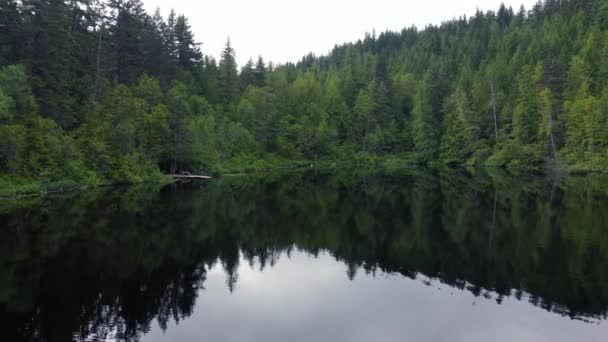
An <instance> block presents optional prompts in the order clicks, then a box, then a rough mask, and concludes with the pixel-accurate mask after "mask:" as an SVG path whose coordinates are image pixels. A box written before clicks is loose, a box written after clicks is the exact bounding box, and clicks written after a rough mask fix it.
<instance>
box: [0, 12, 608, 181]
mask: <svg viewBox="0 0 608 342" xmlns="http://www.w3.org/2000/svg"><path fill="white" fill-rule="evenodd" d="M606 8H607V7H606V5H605V4H604V3H603V2H602V1H601V0H584V1H583V0H565V1H559V2H556V1H550V0H547V1H544V2H543V3H541V4H539V5H538V6H535V7H534V9H533V10H532V11H530V12H526V11H525V9H523V8H522V9H520V11H519V12H517V13H516V12H515V11H513V9H511V8H507V7H505V6H501V8H500V9H499V10H498V12H492V11H489V12H487V13H482V12H478V13H476V14H475V15H474V16H473V17H470V18H468V19H467V18H459V19H454V20H451V21H447V22H444V23H443V24H441V25H439V26H429V27H427V28H425V29H423V30H418V29H417V28H415V27H411V28H406V29H404V30H402V31H400V32H390V31H388V32H384V33H382V34H380V35H379V36H375V35H370V34H368V35H366V36H365V37H364V39H363V40H361V41H359V42H357V43H348V44H343V45H339V46H336V47H335V48H334V49H333V50H332V51H331V53H329V54H328V55H326V56H320V57H315V56H314V55H312V54H309V55H307V56H305V57H304V58H302V60H300V61H299V62H297V63H286V64H283V65H273V64H272V63H268V64H267V63H265V62H264V59H263V58H262V57H261V56H260V57H258V59H257V61H254V59H250V60H249V61H248V62H247V64H246V65H244V66H243V67H242V68H241V70H240V72H239V68H238V65H237V62H236V58H235V55H236V52H235V49H234V48H233V46H232V45H231V42H230V40H228V41H227V43H226V46H225V48H224V50H223V51H222V54H221V56H220V59H219V63H218V62H216V60H215V59H214V58H213V57H212V56H209V55H203V53H202V51H201V49H200V44H199V43H197V42H196V40H195V38H194V35H193V33H192V30H191V27H190V25H189V23H188V20H187V18H186V17H185V16H183V15H178V14H176V13H175V12H173V11H172V12H171V13H170V14H169V16H168V18H167V19H166V20H165V19H164V18H163V17H162V15H161V14H160V12H158V11H157V12H156V13H154V14H153V15H152V16H151V15H149V14H147V13H146V12H145V11H144V9H143V5H142V3H141V1H139V0H129V1H98V2H96V3H95V6H89V5H86V4H85V3H84V2H81V1H76V2H74V1H66V0H53V1H47V0H45V1H27V2H15V1H12V0H11V1H9V2H7V4H6V6H4V7H3V11H2V13H0V19H1V20H4V21H5V22H7V23H10V25H9V27H5V28H3V29H2V30H0V64H2V68H1V69H0V138H2V140H1V141H0V174H10V175H14V176H19V177H22V178H24V179H32V180H35V181H37V182H39V184H50V183H53V182H57V181H60V180H63V179H71V180H75V181H76V180H78V181H82V182H84V183H87V184H88V183H91V184H93V183H94V184H99V183H105V182H139V181H142V180H143V179H147V178H149V177H147V175H150V176H151V178H154V177H155V175H157V174H158V173H176V172H183V171H188V172H193V173H196V172H201V171H202V172H216V171H219V170H223V169H231V170H235V168H236V167H237V166H238V165H240V166H242V167H243V168H247V166H246V165H245V163H246V162H248V163H252V164H256V163H255V162H254V159H256V158H258V159H260V160H262V161H263V162H261V164H262V165H264V166H265V167H266V166H269V165H272V163H270V164H268V163H266V161H268V160H275V159H276V160H280V161H286V160H293V161H294V162H295V161H298V160H325V161H327V160H346V159H349V158H353V159H356V160H363V161H365V160H367V161H371V162H372V163H377V162H378V161H379V160H382V159H385V160H395V158H396V156H398V158H403V159H404V161H405V163H406V164H409V163H410V161H413V160H415V161H417V162H418V163H422V164H432V165H491V166H498V167H504V168H509V169H513V170H516V169H525V168H534V169H538V168H542V167H559V168H565V169H569V170H572V171H577V172H579V171H580V172H582V171H602V172H606V171H608V168H606V164H607V162H606V155H605V152H604V151H606V150H607V148H608V128H607V127H608V63H605V61H606V56H607V53H608V31H607V30H608V25H606V22H607V21H606V18H607V15H606V13H608V12H607V10H606ZM102 14H106V15H105V16H102ZM566 42H567V43H566ZM244 156H245V157H244ZM235 160H236V162H234V161H235ZM391 163H392V164H399V163H393V162H391ZM138 164H139V165H138ZM152 166H155V167H152ZM255 168H256V169H257V168H258V167H255Z"/></svg>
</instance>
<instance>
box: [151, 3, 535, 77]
mask: <svg viewBox="0 0 608 342" xmlns="http://www.w3.org/2000/svg"><path fill="white" fill-rule="evenodd" d="M536 1H537V0H307V1H289V0H213V1H208V0H143V2H144V4H145V8H146V10H147V11H148V12H149V13H150V14H152V13H153V11H154V10H155V8H156V7H160V9H161V12H162V14H163V16H165V17H167V15H168V14H169V11H170V10H171V8H174V9H175V11H176V12H177V13H183V14H185V15H186V16H187V17H188V19H189V20H190V24H191V25H192V30H193V31H194V34H195V35H196V39H197V40H198V41H199V42H202V43H203V45H202V49H203V53H205V54H211V55H213V56H215V57H219V53H220V51H221V50H222V48H223V46H224V44H225V42H226V38H227V37H230V39H231V41H232V43H233V46H234V48H235V49H236V53H237V60H238V62H239V63H240V64H241V65H242V64H244V63H245V62H246V61H247V60H248V59H249V58H250V57H257V56H258V55H262V56H264V58H265V59H266V60H267V61H273V62H275V63H284V62H288V61H291V62H295V61H297V60H299V59H300V58H301V57H302V56H304V55H305V54H307V53H309V52H314V53H315V54H317V55H320V54H326V53H327V52H329V50H331V49H332V48H333V46H334V45H335V44H340V43H344V42H351V41H356V40H357V39H359V38H362V37H363V35H364V34H365V32H371V31H372V30H373V29H375V30H376V31H377V32H382V31H385V30H397V31H398V30H401V29H402V28H403V27H409V26H411V25H416V26H417V27H419V28H421V27H424V26H426V25H427V24H439V23H441V22H442V21H444V20H449V19H452V18H454V17H458V16H460V15H462V14H466V15H467V16H469V15H472V14H474V13H475V10H476V8H480V9H482V10H484V11H486V10H497V9H498V7H499V6H500V3H501V2H504V3H505V4H506V5H507V6H512V7H513V8H514V9H515V10H517V9H518V8H519V6H520V5H522V4H523V5H524V6H526V9H529V8H530V7H531V6H532V4H534V3H535V2H536Z"/></svg>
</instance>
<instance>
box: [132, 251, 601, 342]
mask: <svg viewBox="0 0 608 342" xmlns="http://www.w3.org/2000/svg"><path fill="white" fill-rule="evenodd" d="M257 266H258V265H255V266H254V267H253V268H252V267H250V266H249V264H248V263H247V262H246V261H245V260H243V259H241V262H240V266H239V269H238V274H239V281H238V283H237V285H236V288H235V290H234V292H233V293H232V294H230V292H229V290H228V288H227V286H226V274H225V272H224V270H223V269H222V267H221V265H219V264H216V265H215V266H214V267H213V269H211V270H210V271H209V273H208V277H207V281H206V282H205V288H206V289H205V290H202V291H201V292H200V293H199V299H198V302H197V307H196V309H195V312H194V313H193V315H192V316H191V317H190V318H188V319H186V320H184V321H183V322H181V323H180V324H179V325H178V326H175V324H171V325H170V326H169V328H168V329H167V331H166V333H165V334H163V332H162V331H161V330H160V329H159V328H158V327H157V326H156V327H154V328H153V330H152V332H150V334H148V335H146V336H145V337H144V338H143V341H150V342H155V341H194V340H196V341H199V340H209V341H535V342H536V341H596V340H597V336H600V335H602V334H608V324H604V323H602V324H588V323H584V322H581V321H576V320H571V319H569V318H567V317H562V316H560V315H557V314H555V313H551V312H548V311H545V310H544V309H542V308H540V307H536V306H532V305H530V304H529V303H527V302H526V301H518V300H516V299H514V298H505V299H504V301H503V303H502V304H501V305H497V304H496V302H495V300H494V299H485V298H483V297H475V296H474V295H473V294H472V293H470V292H468V291H466V290H460V289H456V288H451V287H449V286H446V285H443V284H438V283H437V282H435V281H433V280H429V279H426V278H424V277H421V279H417V280H412V279H409V278H405V277H403V276H400V275H382V276H378V277H372V276H371V275H366V274H365V272H359V273H358V274H357V276H356V278H355V279H354V280H353V281H350V280H349V279H348V277H347V276H346V268H347V267H346V265H344V264H343V263H341V262H337V261H335V260H334V258H333V257H331V256H330V255H328V254H321V255H320V256H319V257H318V258H314V257H311V256H309V255H308V254H306V253H302V252H293V253H292V255H291V258H287V256H286V255H282V257H281V259H280V260H279V261H278V263H277V264H276V265H275V266H274V267H272V268H271V267H267V268H265V269H264V270H263V271H262V272H260V271H259V267H257ZM421 280H422V281H421ZM424 280H429V281H430V285H427V284H425V283H426V282H425V281H424ZM594 338H595V339H594Z"/></svg>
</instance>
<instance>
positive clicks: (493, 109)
mask: <svg viewBox="0 0 608 342" xmlns="http://www.w3.org/2000/svg"><path fill="white" fill-rule="evenodd" d="M490 91H491V95H492V111H493V113H494V133H495V134H496V142H498V117H497V115H496V94H495V93H494V80H492V81H490Z"/></svg>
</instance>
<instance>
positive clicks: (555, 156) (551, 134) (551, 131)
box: [549, 117, 557, 159]
mask: <svg viewBox="0 0 608 342" xmlns="http://www.w3.org/2000/svg"><path fill="white" fill-rule="evenodd" d="M549 133H550V134H549V135H550V136H551V149H553V158H555V159H557V149H556V148H555V138H554V137H553V117H551V118H549Z"/></svg>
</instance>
